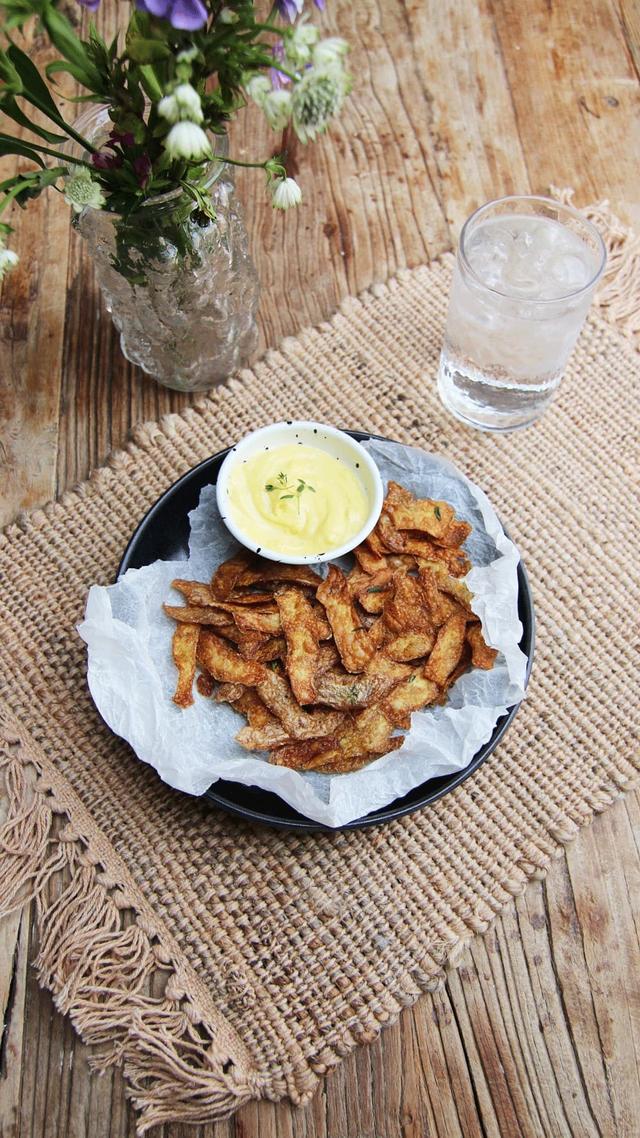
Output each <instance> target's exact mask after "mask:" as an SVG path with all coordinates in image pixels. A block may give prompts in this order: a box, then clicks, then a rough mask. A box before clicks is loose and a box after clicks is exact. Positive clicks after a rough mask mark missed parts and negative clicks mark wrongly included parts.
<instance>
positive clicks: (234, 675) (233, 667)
mask: <svg viewBox="0 0 640 1138" xmlns="http://www.w3.org/2000/svg"><path fill="white" fill-rule="evenodd" d="M180 627H187V628H188V627H189V626H188V625H180ZM197 662H198V664H199V665H200V667H201V668H204V670H205V671H206V672H208V673H209V675H211V676H213V678H214V679H215V680H223V681H225V682H227V683H234V684H250V685H251V686H254V685H256V684H259V683H261V681H262V680H264V678H265V675H267V668H266V667H265V665H264V664H259V663H255V662H254V661H252V660H244V659H243V658H242V656H240V654H239V653H238V652H236V651H235V650H234V649H233V648H231V647H230V646H229V645H228V644H226V643H225V641H224V640H221V639H220V637H219V636H216V635H215V634H214V633H213V632H211V631H210V629H208V628H203V629H202V630H201V632H200V638H199V640H198V649H197Z"/></svg>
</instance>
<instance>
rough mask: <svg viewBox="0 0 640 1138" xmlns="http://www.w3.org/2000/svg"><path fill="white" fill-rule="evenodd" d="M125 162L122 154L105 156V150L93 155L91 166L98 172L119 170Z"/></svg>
mask: <svg viewBox="0 0 640 1138" xmlns="http://www.w3.org/2000/svg"><path fill="white" fill-rule="evenodd" d="M123 162H124V158H123V157H122V155H121V154H105V153H104V150H103V151H101V153H100V154H92V155H91V164H92V166H95V168H96V170H119V169H120V167H121V166H122V163H123Z"/></svg>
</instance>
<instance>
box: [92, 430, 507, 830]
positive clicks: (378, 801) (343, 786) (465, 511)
mask: <svg viewBox="0 0 640 1138" xmlns="http://www.w3.org/2000/svg"><path fill="white" fill-rule="evenodd" d="M364 445H365V446H366V447H367V449H368V450H369V451H370V453H371V454H372V456H373V458H374V459H375V461H376V462H377V464H378V466H379V468H380V471H381V474H382V477H383V480H384V481H385V484H386V482H387V481H388V480H389V479H390V478H392V479H394V480H395V481H397V482H400V483H401V484H402V485H403V486H406V487H407V488H408V489H409V490H411V491H413V492H414V493H415V494H417V495H418V496H419V497H429V498H440V499H444V500H445V501H447V502H450V503H451V505H452V506H454V507H455V510H456V513H457V514H458V516H459V517H461V518H464V519H465V520H466V521H469V522H471V524H472V525H473V532H472V534H471V536H470V537H469V538H468V540H467V543H466V549H467V550H468V553H469V555H470V557H471V560H472V562H473V569H472V570H471V572H470V573H469V574H468V576H467V578H466V581H467V584H468V585H469V588H470V589H471V591H472V592H473V594H474V600H473V609H474V611H475V612H476V613H477V614H478V616H479V617H480V618H481V621H482V628H483V632H484V635H485V638H486V640H487V643H488V644H490V645H492V646H493V647H494V648H498V649H499V651H500V655H499V656H498V659H497V660H496V664H495V666H494V668H493V669H492V670H491V671H489V672H484V671H479V670H477V669H476V670H474V671H472V672H469V673H468V674H467V675H464V676H462V677H461V678H460V679H459V680H458V681H457V683H456V684H455V685H454V687H453V688H452V690H451V692H450V699H449V702H448V704H447V705H446V706H445V707H436V708H428V709H427V710H425V711H421V712H414V714H413V716H412V725H411V730H410V731H409V732H408V733H407V734H406V737H405V741H404V743H403V745H402V747H401V748H400V749H399V750H397V751H395V752H393V753H391V754H390V755H387V756H384V757H383V758H381V759H377V760H376V761H374V762H372V763H371V764H370V765H369V766H367V767H365V768H364V769H363V770H360V771H356V772H354V773H353V774H343V775H333V776H330V775H320V774H317V773H311V772H310V773H308V774H303V773H300V772H298V771H293V770H288V769H287V768H285V767H277V766H272V765H270V764H269V763H268V762H267V761H266V755H264V754H260V753H258V752H254V753H252V752H248V751H245V750H243V749H242V747H240V746H239V745H238V744H237V743H236V741H235V734H236V732H237V731H238V730H239V729H240V727H242V726H243V725H244V722H245V721H244V717H242V716H240V715H238V714H237V713H236V712H234V711H232V710H231V708H230V707H229V706H228V705H227V704H219V703H215V702H214V701H213V700H211V699H205V698H202V697H200V696H199V695H198V694H197V693H195V703H194V705H193V706H192V707H189V708H186V709H184V710H181V709H180V708H178V707H176V705H175V704H174V703H173V702H172V695H173V691H174V688H175V681H176V670H175V667H174V665H173V662H172V659H171V637H172V634H173V630H174V628H175V625H174V622H173V621H172V620H170V619H169V618H168V617H167V616H165V614H164V613H163V611H162V602H163V601H168V602H170V603H172V604H179V603H181V600H182V598H180V597H179V595H178V594H176V593H174V592H173V590H172V589H171V581H172V579H173V578H174V577H186V578H190V579H192V580H201V581H206V580H208V579H209V578H210V577H211V575H212V573H213V572H214V570H215V568H216V567H217V565H219V564H220V562H221V561H224V560H225V559H226V558H227V557H230V556H231V555H232V554H233V553H234V552H236V551H237V549H238V546H237V543H236V542H235V540H234V539H233V538H232V537H231V534H230V533H229V532H228V530H227V529H226V527H225V525H224V523H223V522H221V520H220V516H219V513H218V509H217V506H216V500H215V487H214V486H207V487H205V488H204V490H203V491H202V494H201V497H200V502H199V505H198V507H197V509H196V510H194V511H193V512H192V513H191V514H190V523H191V539H190V547H189V559H188V560H187V561H157V562H155V563H154V564H153V565H148V566H146V567H145V568H143V569H130V570H129V571H128V572H127V573H126V574H125V575H124V576H123V577H122V578H121V580H120V581H118V583H117V584H115V585H110V586H109V587H103V586H98V585H94V586H93V587H92V588H91V590H90V592H89V596H88V599H87V608H86V614H85V619H84V621H83V622H82V624H81V625H79V627H78V631H79V633H80V635H81V636H82V638H83V640H85V642H86V644H87V648H88V681H89V688H90V691H91V695H92V696H93V699H94V701H95V704H96V706H97V708H98V710H99V712H100V714H101V715H102V718H103V719H104V720H105V721H106V723H107V724H108V725H109V727H110V728H111V729H112V730H113V731H114V732H115V733H116V734H117V735H120V736H122V738H123V739H126V740H127V742H128V743H130V745H131V747H132V748H133V750H134V751H135V753H136V755H137V756H138V758H139V759H141V760H142V761H143V762H146V763H150V764H151V766H153V767H154V768H155V769H156V770H157V772H158V774H159V775H160V777H161V778H162V779H163V780H164V781H165V782H167V783H169V784H170V785H171V786H174V787H176V788H177V789H178V790H181V791H185V792H186V793H188V794H196V795H198V794H202V793H203V792H204V791H205V790H206V789H207V788H208V787H209V786H211V784H212V783H214V782H215V781H216V779H229V780H232V781H234V782H239V783H244V784H245V785H247V786H259V787H263V788H264V789H265V790H270V791H272V792H273V793H275V794H278V795H280V797H281V798H283V799H284V800H285V801H286V802H288V803H289V804H290V805H291V806H293V807H294V808H295V809H296V810H298V811H299V812H300V813H301V814H304V815H305V816H306V817H308V818H311V819H313V820H314V821H317V822H322V823H324V824H325V825H328V826H340V825H344V824H345V823H347V822H350V821H353V820H354V819H356V818H360V817H362V816H364V815H365V814H368V813H370V812H371V811H372V810H377V809H379V808H381V807H383V806H385V805H387V804H389V803H390V802H393V801H394V800H395V799H396V798H399V797H401V796H402V795H404V794H407V793H408V791H410V790H411V789H413V788H414V787H415V786H418V785H420V784H422V783H423V782H426V781H427V779H430V778H433V777H435V776H438V775H443V774H448V773H450V772H452V771H458V770H461V769H463V768H464V767H466V766H467V765H468V763H469V762H470V761H471V759H472V758H473V755H474V754H475V753H476V751H477V750H478V748H479V747H480V746H481V745H482V744H483V743H485V742H486V741H487V739H489V738H490V736H491V733H492V731H493V728H494V726H495V724H496V721H497V720H498V718H499V717H500V716H501V715H502V714H503V713H504V712H505V711H506V710H507V708H508V707H510V706H511V705H512V704H514V703H517V702H519V701H520V700H521V699H522V698H523V696H524V693H525V682H526V680H525V676H526V667H527V659H526V656H525V655H524V654H523V652H522V651H521V650H520V648H519V647H518V644H519V641H520V637H521V635H522V627H521V624H520V621H519V619H518V581H517V565H518V561H519V554H518V551H517V549H516V548H515V546H514V545H513V543H512V542H511V541H510V540H509V539H508V538H507V537H506V535H505V533H504V531H503V529H502V527H501V525H500V523H499V521H498V518H497V517H496V514H495V512H494V510H493V509H492V507H491V505H490V503H489V501H488V499H487V497H486V495H485V494H484V493H483V492H482V491H481V490H480V489H478V487H477V486H474V485H473V483H471V482H470V481H469V480H468V479H467V478H465V477H464V475H462V474H461V473H460V472H459V471H458V470H456V468H455V467H454V466H452V465H451V463H449V462H447V461H446V460H444V459H442V458H439V457H437V456H435V455H431V454H426V453H425V452H424V451H421V450H418V449H415V448H412V447H405V446H401V445H400V444H397V443H387V442H377V441H374V440H371V441H370V442H368V443H366V444H364ZM343 564H345V565H346V564H348V559H343Z"/></svg>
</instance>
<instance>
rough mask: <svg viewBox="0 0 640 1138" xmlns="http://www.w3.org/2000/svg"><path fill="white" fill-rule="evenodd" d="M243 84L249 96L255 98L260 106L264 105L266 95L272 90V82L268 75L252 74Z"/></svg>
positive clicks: (255, 101)
mask: <svg viewBox="0 0 640 1138" xmlns="http://www.w3.org/2000/svg"><path fill="white" fill-rule="evenodd" d="M243 86H244V89H245V91H246V92H247V95H248V96H249V98H251V99H253V101H254V103H257V104H258V106H259V107H261V106H262V104H263V102H264V100H265V98H266V96H267V95H268V94H269V93H270V92H271V83H270V82H269V79H268V78H267V76H266V75H252V76H251V78H250V79H248V80H247V81H246V83H244V84H243Z"/></svg>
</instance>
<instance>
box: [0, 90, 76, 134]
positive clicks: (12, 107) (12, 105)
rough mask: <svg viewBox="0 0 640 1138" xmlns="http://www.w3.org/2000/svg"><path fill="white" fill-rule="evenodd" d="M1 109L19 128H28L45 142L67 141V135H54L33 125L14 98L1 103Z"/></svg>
mask: <svg viewBox="0 0 640 1138" xmlns="http://www.w3.org/2000/svg"><path fill="white" fill-rule="evenodd" d="M0 109H2V110H3V111H4V113H5V115H7V116H8V118H10V119H13V121H14V122H17V123H18V125H19V126H24V127H26V128H27V130H31V131H33V133H34V134H37V135H38V137H39V138H44V140H45V142H66V141H67V136H66V135H64V134H54V133H53V131H50V130H45V129H44V127H43V126H36V125H35V123H32V122H31V121H30V119H29V118H28V117H27V116H26V115H25V113H24V111H21V110H20V107H19V106H18V104H17V103H16V101H15V99H13V98H6V99H5V100H4V101H3V102H1V103H0Z"/></svg>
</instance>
